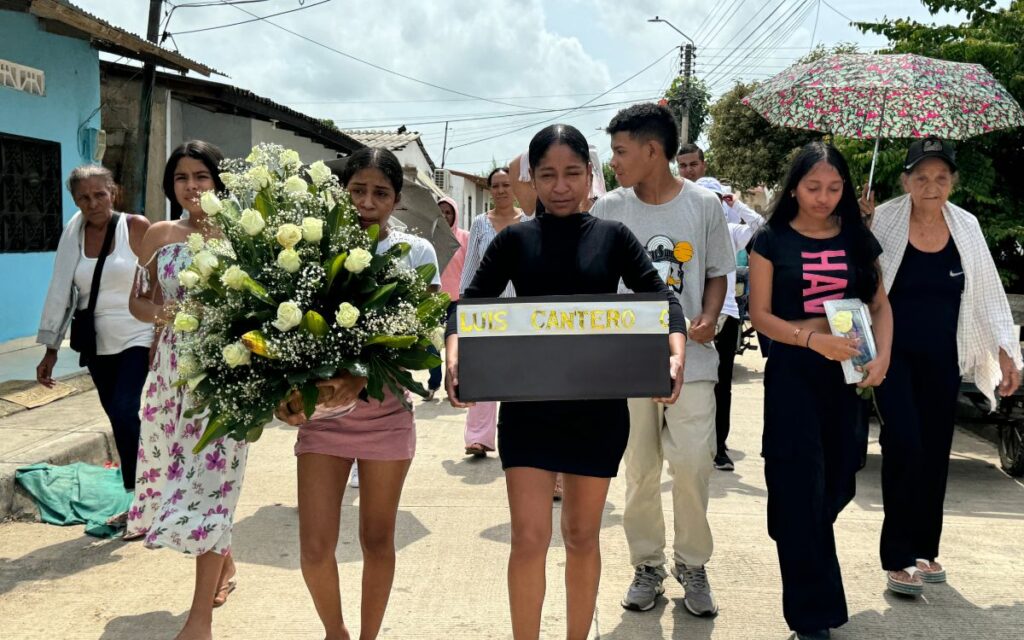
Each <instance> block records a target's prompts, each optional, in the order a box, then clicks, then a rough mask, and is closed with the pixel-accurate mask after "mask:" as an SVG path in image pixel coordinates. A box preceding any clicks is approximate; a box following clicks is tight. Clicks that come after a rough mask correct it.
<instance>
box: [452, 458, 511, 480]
mask: <svg viewBox="0 0 1024 640" xmlns="http://www.w3.org/2000/svg"><path fill="white" fill-rule="evenodd" d="M441 466H442V467H444V470H445V472H446V473H447V474H448V475H450V476H456V477H459V478H462V484H471V485H481V484H491V483H492V482H494V481H495V480H497V479H498V478H500V477H502V476H503V475H504V472H503V471H502V470H501V460H499V459H498V457H497V454H494V453H492V454H490V455H488V456H487V457H486V458H475V457H472V456H467V457H465V458H462V459H461V460H445V461H444V462H442V463H441Z"/></svg>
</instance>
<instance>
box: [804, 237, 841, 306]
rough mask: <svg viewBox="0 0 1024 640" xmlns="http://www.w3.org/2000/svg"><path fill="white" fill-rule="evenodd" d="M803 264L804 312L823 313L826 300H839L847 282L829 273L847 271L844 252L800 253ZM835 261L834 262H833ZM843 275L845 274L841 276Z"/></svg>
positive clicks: (837, 275)
mask: <svg viewBox="0 0 1024 640" xmlns="http://www.w3.org/2000/svg"><path fill="white" fill-rule="evenodd" d="M800 257H801V258H802V259H803V262H804V284H805V285H806V286H805V287H804V291H803V293H804V312H805V313H821V314H823V313H825V301H826V300H841V299H842V298H843V296H844V294H845V292H846V286H847V285H848V284H849V282H850V281H849V280H848V279H847V278H845V277H840V275H839V274H836V275H832V274H829V273H827V272H829V271H847V270H848V269H849V265H847V264H846V261H845V258H846V250H845V249H836V250H832V251H802V252H801V253H800ZM833 260H835V261H833ZM843 275H845V274H843Z"/></svg>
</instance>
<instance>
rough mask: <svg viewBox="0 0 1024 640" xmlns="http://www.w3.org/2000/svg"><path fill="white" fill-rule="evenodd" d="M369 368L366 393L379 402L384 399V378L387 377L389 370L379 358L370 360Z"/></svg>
mask: <svg viewBox="0 0 1024 640" xmlns="http://www.w3.org/2000/svg"><path fill="white" fill-rule="evenodd" d="M367 369H368V370H367V372H366V373H367V375H366V395H367V396H368V397H370V398H373V399H374V400H377V401H378V402H382V401H383V400H384V379H385V378H386V377H387V371H386V370H385V369H384V367H383V366H381V363H380V360H378V359H377V358H372V359H371V360H370V364H369V366H368V367H367Z"/></svg>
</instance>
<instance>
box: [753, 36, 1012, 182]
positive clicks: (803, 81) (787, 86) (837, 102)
mask: <svg viewBox="0 0 1024 640" xmlns="http://www.w3.org/2000/svg"><path fill="white" fill-rule="evenodd" d="M743 102H744V104H747V105H748V106H750V107H751V108H753V109H754V110H755V111H757V112H758V113H760V114H761V115H762V116H764V117H765V119H767V120H768V121H769V122H771V123H772V124H774V125H777V126H782V127H793V128H798V129H810V130H813V131H821V132H823V133H831V134H833V135H837V136H845V137H849V138H874V139H875V155H876V156H877V154H878V139H879V138H922V137H926V136H931V135H934V136H938V137H940V138H946V139H953V140H963V139H965V138H970V137H972V136H976V135H979V134H983V133H987V132H989V131H992V130H994V129H1007V128H1011V127H1019V126H1024V111H1022V110H1021V107H1020V105H1019V104H1017V101H1016V100H1014V99H1013V96H1011V95H1010V94H1009V92H1007V91H1006V89H1004V88H1003V86H1002V85H1000V84H999V82H997V81H996V79H995V78H994V77H993V76H992V74H991V73H989V72H988V70H987V69H985V67H983V66H981V65H979V64H971V63H964V62H950V61H947V60H936V59H934V58H926V57H924V56H918V55H913V54H862V53H854V54H840V55H834V56H829V57H827V58H823V59H822V60H819V61H817V62H811V63H807V64H798V65H793V66H792V67H789V68H788V69H786V70H784V71H782V72H781V73H779V74H778V75H776V76H775V77H773V78H771V79H770V80H768V81H767V82H765V83H763V84H762V85H761V86H759V87H758V88H757V90H755V91H754V92H753V93H751V94H750V95H749V96H747V97H746V98H745V99H744V100H743ZM874 164H875V163H874V160H872V163H871V170H872V175H873V174H874ZM868 182H869V184H870V179H869V181H868Z"/></svg>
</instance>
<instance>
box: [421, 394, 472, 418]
mask: <svg viewBox="0 0 1024 640" xmlns="http://www.w3.org/2000/svg"><path fill="white" fill-rule="evenodd" d="M413 404H414V405H415V406H416V417H417V418H420V419H423V420H433V419H434V418H440V417H441V416H456V415H464V414H465V413H466V410H465V409H456V408H455V407H453V406H452V405H451V403H449V402H448V397H447V396H439V397H437V398H434V399H433V400H423V399H422V398H420V397H419V396H417V397H414V398H413Z"/></svg>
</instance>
